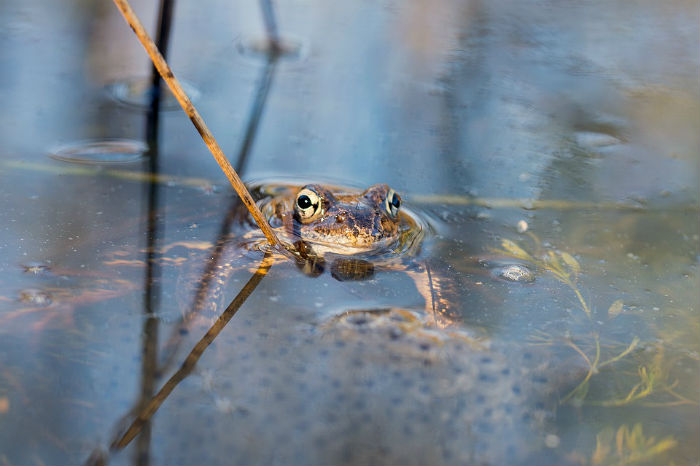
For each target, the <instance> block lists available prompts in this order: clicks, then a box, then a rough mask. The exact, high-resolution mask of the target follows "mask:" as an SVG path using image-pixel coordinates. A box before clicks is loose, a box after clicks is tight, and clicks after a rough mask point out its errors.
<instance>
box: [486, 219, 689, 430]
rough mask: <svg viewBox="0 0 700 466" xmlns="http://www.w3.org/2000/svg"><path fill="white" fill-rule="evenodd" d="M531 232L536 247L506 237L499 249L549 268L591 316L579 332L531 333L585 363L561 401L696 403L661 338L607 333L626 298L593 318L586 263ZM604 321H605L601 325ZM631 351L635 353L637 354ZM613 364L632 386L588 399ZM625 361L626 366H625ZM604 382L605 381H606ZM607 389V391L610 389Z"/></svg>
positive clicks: (541, 342) (538, 340) (538, 341)
mask: <svg viewBox="0 0 700 466" xmlns="http://www.w3.org/2000/svg"><path fill="white" fill-rule="evenodd" d="M529 234H530V238H531V239H532V240H533V242H534V244H535V251H534V252H529V251H528V250H526V249H525V248H523V247H521V246H520V245H518V244H516V243H515V242H513V241H510V240H507V239H504V240H502V242H501V247H502V249H500V250H497V251H496V252H498V253H501V254H504V255H506V256H509V257H513V258H515V259H519V260H522V261H524V262H527V263H528V264H530V265H532V266H534V267H536V268H538V269H539V270H542V271H544V272H546V273H550V274H551V275H552V276H553V277H555V278H556V279H557V280H558V281H560V282H561V283H563V284H565V285H566V286H567V287H569V288H570V289H571V290H572V291H573V293H574V295H575V296H576V299H577V300H578V303H579V305H580V308H581V310H582V312H583V314H584V315H585V316H586V319H583V324H584V331H583V332H578V333H576V334H575V335H574V334H573V333H574V332H571V331H566V332H565V333H564V334H562V335H557V334H551V333H548V332H545V331H543V330H538V331H536V332H535V333H534V334H533V335H532V336H531V337H530V342H531V343H532V344H534V345H544V346H559V347H567V348H570V349H571V350H573V351H574V352H575V353H576V354H578V355H579V356H580V357H581V359H582V360H583V361H584V362H585V363H586V366H587V372H586V375H585V376H584V377H583V379H582V380H581V382H579V384H578V385H577V386H576V387H575V388H574V389H573V390H571V391H570V392H569V393H568V394H567V395H565V396H564V397H563V398H562V399H561V403H566V402H573V403H575V404H581V403H583V401H584V400H586V403H587V404H591V405H598V406H606V407H616V406H625V405H629V404H632V403H639V404H641V405H644V406H659V407H668V406H677V405H686V404H687V405H695V406H697V405H698V404H699V403H698V401H696V400H694V399H691V398H689V397H688V396H685V395H683V394H682V393H681V392H679V391H678V386H679V384H680V381H679V380H678V379H677V378H675V377H674V375H673V374H672V373H671V368H673V367H675V366H676V363H677V362H678V361H677V359H674V358H673V357H670V356H669V355H668V352H667V351H665V348H664V346H663V345H662V344H661V343H658V342H656V343H654V344H644V345H642V344H641V342H640V339H639V338H638V337H637V336H634V337H633V338H632V340H631V341H630V342H619V341H613V340H612V338H609V337H606V335H605V331H606V329H608V328H609V327H610V324H611V322H612V321H613V320H614V319H616V318H618V317H619V316H620V315H622V314H623V313H624V312H623V311H624V309H625V305H624V302H623V301H622V300H621V299H617V300H615V301H614V302H613V303H612V304H610V306H609V307H608V309H607V313H606V315H605V316H601V315H600V314H599V313H597V314H596V317H600V318H601V319H602V320H601V321H600V322H594V321H593V314H592V310H591V306H590V305H589V304H588V302H586V300H585V299H584V298H583V294H582V292H581V290H580V287H579V283H578V280H579V277H580V275H581V265H580V264H579V262H578V260H576V258H574V257H573V256H572V255H571V254H569V253H567V252H562V251H552V250H544V248H543V247H542V246H541V243H540V241H539V239H538V238H537V236H535V235H534V234H532V233H529ZM600 323H602V325H599V324H600ZM641 346H644V351H636V352H635V350H636V349H639V348H640V347H641ZM631 355H634V356H635V357H634V358H632V357H630V356H631ZM613 364H616V371H615V372H616V373H618V374H622V375H623V376H624V377H626V378H627V379H629V380H630V383H631V387H629V388H627V389H624V390H622V391H621V392H620V393H619V394H616V395H614V396H613V397H612V398H609V399H603V400H591V399H589V398H590V393H591V383H592V381H593V379H594V378H595V376H596V375H598V374H599V373H600V371H601V370H602V369H604V368H606V367H607V366H611V365H613ZM620 367H621V368H623V369H627V370H622V371H621V370H619V369H620ZM627 379H625V380H627ZM601 385H603V386H604V383H603V384H601ZM597 392H600V390H598V391H597ZM604 392H605V393H608V392H609V390H607V391H606V390H604ZM635 432H636V431H635Z"/></svg>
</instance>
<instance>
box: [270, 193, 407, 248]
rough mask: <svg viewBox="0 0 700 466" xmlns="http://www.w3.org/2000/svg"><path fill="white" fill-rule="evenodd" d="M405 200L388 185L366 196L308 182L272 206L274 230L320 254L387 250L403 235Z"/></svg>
mask: <svg viewBox="0 0 700 466" xmlns="http://www.w3.org/2000/svg"><path fill="white" fill-rule="evenodd" d="M400 204H401V198H400V197H399V195H398V194H396V193H395V192H394V191H393V190H392V189H391V188H389V187H388V186H387V185H385V184H378V185H374V186H371V187H370V188H368V189H367V190H365V191H363V192H361V193H348V192H332V191H331V190H329V189H327V188H325V187H323V186H321V185H318V184H309V185H306V186H304V187H302V188H301V189H299V190H298V191H297V192H296V193H288V194H286V195H282V196H277V197H275V198H274V199H272V200H271V201H270V204H269V205H268V206H267V207H268V209H271V210H268V213H269V214H271V217H273V218H270V221H271V223H272V224H273V226H275V225H277V226H281V227H282V228H279V229H278V231H279V230H282V231H283V232H284V233H285V235H286V236H288V237H289V236H291V239H293V240H302V241H304V242H306V243H308V244H310V245H311V247H312V248H313V250H314V252H315V253H316V254H320V255H322V254H324V253H326V252H333V253H336V254H355V253H358V252H367V251H374V250H379V249H381V248H385V247H388V246H389V245H391V244H392V243H393V242H395V241H396V240H397V239H398V236H399V225H400V218H399V207H400Z"/></svg>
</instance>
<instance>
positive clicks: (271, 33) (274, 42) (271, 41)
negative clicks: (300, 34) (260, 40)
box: [260, 0, 281, 55]
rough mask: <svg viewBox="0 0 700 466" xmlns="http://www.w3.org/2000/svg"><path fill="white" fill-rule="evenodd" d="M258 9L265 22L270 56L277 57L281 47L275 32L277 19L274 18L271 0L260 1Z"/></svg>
mask: <svg viewBox="0 0 700 466" xmlns="http://www.w3.org/2000/svg"><path fill="white" fill-rule="evenodd" d="M260 9H261V10H262V14H263V21H264V22H265V32H266V33H267V43H268V45H269V47H270V49H269V52H270V54H271V55H277V54H279V52H280V50H281V46H280V36H279V32H278V30H277V19H276V17H275V10H274V7H273V6H272V0H260Z"/></svg>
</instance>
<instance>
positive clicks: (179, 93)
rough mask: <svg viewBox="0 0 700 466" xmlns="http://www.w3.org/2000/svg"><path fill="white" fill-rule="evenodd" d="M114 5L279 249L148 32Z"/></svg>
mask: <svg viewBox="0 0 700 466" xmlns="http://www.w3.org/2000/svg"><path fill="white" fill-rule="evenodd" d="M114 4H115V5H116V6H117V8H119V11H120V12H121V14H122V15H123V16H124V19H125V20H126V22H127V23H128V24H129V26H131V29H132V30H133V31H134V33H135V34H136V37H138V39H139V41H141V45H143V48H144V49H146V53H148V56H149V57H150V58H151V61H153V65H154V66H155V67H156V69H157V70H158V73H160V76H161V77H162V78H163V80H164V81H165V83H166V84H167V85H168V87H169V88H170V90H171V91H172V93H173V95H174V96H175V98H176V99H177V101H178V103H179V104H180V106H181V107H182V109H183V110H184V111H185V113H186V114H187V116H188V117H189V118H190V120H191V121H192V124H194V126H195V128H197V131H198V132H199V134H200V135H201V136H202V139H204V143H205V144H206V145H207V147H208V148H209V150H210V151H211V153H212V155H213V156H214V158H215V159H216V162H217V163H218V164H219V167H221V170H223V172H224V174H225V175H226V177H227V178H228V180H229V181H230V182H231V185H232V186H233V189H235V190H236V192H237V193H238V196H239V197H240V198H241V200H242V201H243V204H244V205H245V206H246V208H247V209H248V211H250V214H251V215H252V216H253V219H254V220H255V223H257V224H258V226H259V227H260V229H261V230H262V232H263V234H264V235H265V237H266V238H267V240H268V241H269V242H270V244H272V245H274V246H281V244H280V241H279V240H278V239H277V236H275V233H274V232H273V231H272V228H270V225H269V224H268V223H267V220H265V217H263V215H262V212H260V209H259V208H258V206H257V205H256V204H255V201H254V200H253V197H252V196H251V195H250V193H249V192H248V189H246V187H245V185H244V184H243V182H242V181H241V179H240V178H239V177H238V174H237V173H236V171H235V170H234V169H233V167H232V166H231V163H230V162H229V161H228V159H227V158H226V156H225V155H224V153H223V151H222V150H221V147H219V144H218V143H217V142H216V139H214V135H213V134H212V133H211V131H209V128H207V125H206V124H205V123H204V120H202V117H201V116H200V115H199V112H197V109H196V108H194V105H192V101H191V100H190V99H189V97H187V94H186V93H185V91H184V90H183V89H182V86H181V85H180V83H179V81H178V80H177V78H175V75H174V74H173V72H172V70H171V69H170V66H168V64H167V63H166V61H165V59H164V58H163V56H162V55H161V54H160V52H159V51H158V47H156V44H154V43H153V40H152V39H151V38H150V37H149V35H148V33H147V32H146V30H145V29H144V27H143V25H142V24H141V21H140V20H139V19H138V17H137V16H136V14H135V13H134V10H133V9H132V8H131V5H129V2H128V1H127V0H114Z"/></svg>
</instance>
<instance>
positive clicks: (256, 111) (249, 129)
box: [236, 53, 277, 173]
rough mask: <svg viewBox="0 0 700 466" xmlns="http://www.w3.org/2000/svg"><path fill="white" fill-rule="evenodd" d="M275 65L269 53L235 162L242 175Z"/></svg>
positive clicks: (275, 60) (275, 62)
mask: <svg viewBox="0 0 700 466" xmlns="http://www.w3.org/2000/svg"><path fill="white" fill-rule="evenodd" d="M276 65H277V55H276V54H274V53H271V54H270V55H268V58H267V61H266V62H265V68H263V72H262V76H261V77H260V81H259V82H258V88H257V92H256V93H255V101H254V102H253V106H252V107H251V109H250V114H249V117H248V126H246V131H245V136H244V137H243V142H242V144H241V148H240V150H239V151H238V159H237V160H236V171H237V172H239V173H243V171H244V170H245V164H246V161H247V159H248V155H249V154H250V149H251V147H252V145H253V141H255V135H256V133H257V131H258V126H259V123H260V117H261V116H262V113H263V109H264V108H265V103H266V102H267V95H268V93H269V91H270V86H271V85H272V78H273V77H274V75H275V70H276Z"/></svg>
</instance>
